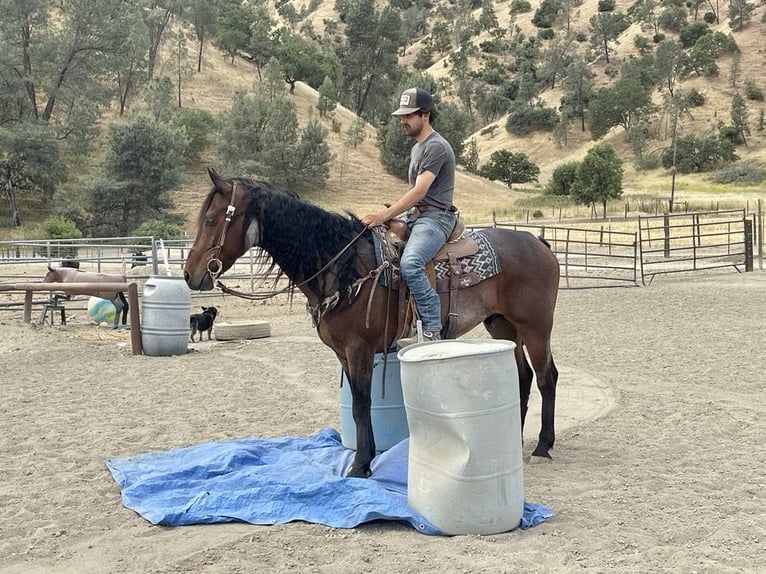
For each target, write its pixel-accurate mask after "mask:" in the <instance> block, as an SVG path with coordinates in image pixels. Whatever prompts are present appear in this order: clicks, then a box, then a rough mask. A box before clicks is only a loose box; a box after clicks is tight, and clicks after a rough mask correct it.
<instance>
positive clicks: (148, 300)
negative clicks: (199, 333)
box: [141, 275, 191, 356]
mask: <svg viewBox="0 0 766 574" xmlns="http://www.w3.org/2000/svg"><path fill="white" fill-rule="evenodd" d="M189 315H191V291H189V287H187V285H186V281H184V279H183V277H172V276H160V275H152V276H150V277H149V279H147V280H146V284H145V285H144V297H143V311H142V316H141V345H142V346H143V348H144V355H152V356H168V355H183V354H185V353H186V352H187V351H188V347H189Z"/></svg>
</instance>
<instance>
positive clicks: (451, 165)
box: [409, 132, 455, 209]
mask: <svg viewBox="0 0 766 574" xmlns="http://www.w3.org/2000/svg"><path fill="white" fill-rule="evenodd" d="M424 171H430V172H431V173H433V174H435V175H436V179H434V181H433V183H432V184H431V187H430V188H428V193H426V196H425V197H424V198H423V200H422V203H425V204H427V205H433V206H435V207H441V208H442V209H449V208H450V207H452V197H453V195H454V192H455V152H454V151H452V146H451V145H449V142H448V141H447V140H445V139H444V138H443V137H442V135H441V134H440V133H439V132H433V133H432V134H431V135H429V136H428V137H427V138H426V139H425V140H424V141H422V142H419V143H418V142H416V143H415V145H414V146H413V147H412V151H411V152H410V169H409V180H410V187H412V186H414V185H415V180H416V179H417V177H418V175H420V174H421V173H422V172H424Z"/></svg>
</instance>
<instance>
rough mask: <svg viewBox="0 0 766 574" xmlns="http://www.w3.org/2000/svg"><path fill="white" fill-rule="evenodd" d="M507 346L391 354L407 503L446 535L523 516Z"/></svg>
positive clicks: (467, 344)
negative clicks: (395, 357)
mask: <svg viewBox="0 0 766 574" xmlns="http://www.w3.org/2000/svg"><path fill="white" fill-rule="evenodd" d="M514 349H515V345H514V343H513V342H511V341H501V340H492V339H473V340H472V339H467V340H466V339H458V340H454V341H432V342H426V343H418V344H415V345H410V346H409V347H405V348H404V349H402V350H401V351H399V361H400V363H401V379H402V391H403V394H404V407H405V409H406V411H407V422H408V424H409V428H410V450H409V459H408V489H407V500H408V502H409V505H410V506H411V507H412V508H413V509H414V510H416V511H417V512H419V513H420V514H422V515H423V516H424V517H426V518H427V519H428V520H429V521H430V522H431V523H432V524H434V526H436V527H437V528H439V529H440V530H442V531H443V532H445V533H447V534H496V533H499V532H505V531H507V530H512V529H514V528H516V527H517V526H518V525H519V523H520V521H521V517H522V514H523V512H524V479H523V460H522V453H521V414H520V411H519V378H518V371H517V369H516V361H515V359H514Z"/></svg>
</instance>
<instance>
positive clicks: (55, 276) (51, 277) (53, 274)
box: [43, 265, 61, 283]
mask: <svg viewBox="0 0 766 574" xmlns="http://www.w3.org/2000/svg"><path fill="white" fill-rule="evenodd" d="M43 283H61V281H60V280H59V273H58V269H54V268H53V267H51V266H50V265H49V266H48V272H47V273H46V274H45V277H43Z"/></svg>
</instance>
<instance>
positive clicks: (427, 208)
mask: <svg viewBox="0 0 766 574" xmlns="http://www.w3.org/2000/svg"><path fill="white" fill-rule="evenodd" d="M416 207H417V208H418V210H420V211H449V208H446V209H445V208H444V207H436V206H435V205H418V206H416Z"/></svg>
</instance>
